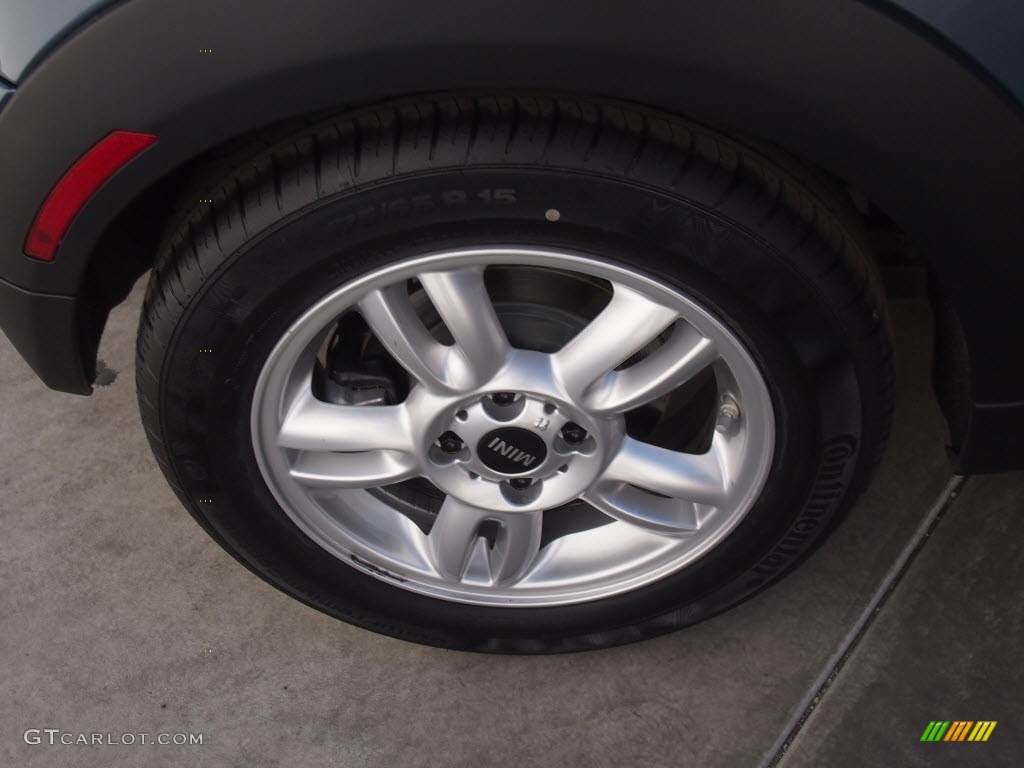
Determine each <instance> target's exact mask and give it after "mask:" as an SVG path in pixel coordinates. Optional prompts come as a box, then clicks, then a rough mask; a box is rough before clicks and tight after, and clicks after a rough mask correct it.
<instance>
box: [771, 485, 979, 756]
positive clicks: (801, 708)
mask: <svg viewBox="0 0 1024 768" xmlns="http://www.w3.org/2000/svg"><path fill="white" fill-rule="evenodd" d="M966 482H967V478H966V477H960V476H954V477H953V478H952V479H951V480H950V481H949V482H948V483H947V484H946V487H945V488H943V489H942V492H941V493H940V494H939V497H938V498H937V499H936V500H935V501H934V502H933V503H932V505H931V507H929V509H928V512H927V514H926V515H925V516H924V518H923V519H922V520H921V523H920V524H919V525H918V527H917V529H916V530H915V531H914V534H913V536H911V537H910V541H908V542H907V544H906V546H904V547H903V550H902V551H901V552H900V554H899V556H898V557H897V558H896V561H895V562H894V563H893V564H892V566H891V567H890V568H889V570H888V571H887V572H886V574H885V576H884V577H882V581H881V583H880V584H879V586H878V589H876V590H875V592H874V594H873V595H872V596H871V599H870V600H868V603H867V605H865V606H864V610H862V611H861V613H860V615H859V616H858V617H857V620H856V621H855V622H854V623H853V626H851V627H850V630H849V631H848V632H847V633H846V635H845V636H844V637H843V639H842V640H841V641H840V642H839V645H838V647H837V648H836V650H835V652H834V653H833V654H832V655H831V656H830V657H829V659H828V661H827V662H825V667H824V669H822V671H821V674H819V675H818V677H817V678H816V679H815V681H814V682H813V683H812V684H811V686H810V688H809V689H808V691H807V694H806V695H805V696H804V697H803V698H802V699H801V700H800V702H799V703H798V704H797V706H796V707H795V709H794V710H793V714H792V715H791V716H790V718H789V720H788V721H787V722H786V725H785V726H783V729H782V733H781V735H780V736H779V738H778V739H777V740H776V741H775V743H774V744H773V745H772V746H771V749H769V750H768V752H767V753H766V754H765V756H764V758H763V759H762V760H761V762H760V763H759V764H758V768H776V766H778V765H779V763H780V762H781V761H782V760H783V758H785V756H786V754H787V753H788V751H789V749H790V747H791V746H792V745H793V741H794V740H795V739H796V737H797V735H798V734H799V733H800V731H801V729H802V728H803V727H804V725H805V724H806V723H807V720H808V718H809V717H810V716H811V715H812V714H813V712H814V710H815V709H816V708H817V707H818V706H819V705H820V704H821V701H822V699H823V698H824V696H825V694H826V693H827V692H828V689H829V688H830V687H831V686H832V683H834V682H835V680H836V678H837V677H838V676H839V673H840V672H841V671H842V669H843V666H844V665H845V664H846V662H847V660H848V659H849V658H850V656H851V655H852V654H853V652H854V650H856V648H857V646H858V645H859V644H860V641H861V640H862V639H863V638H864V635H865V634H866V633H867V631H868V629H869V628H870V627H871V624H872V623H873V622H874V620H875V617H876V616H878V614H879V612H880V611H881V610H882V608H883V606H884V605H885V603H886V602H887V601H888V599H889V597H890V595H891V594H892V593H893V591H894V590H895V589H896V587H897V586H898V585H899V583H900V581H902V579H903V577H904V575H906V573H907V571H908V570H909V569H910V566H911V565H912V563H913V561H914V559H915V558H916V557H917V555H918V553H920V551H921V549H922V548H923V547H924V545H925V543H926V542H927V541H928V538H929V537H930V536H931V535H932V532H933V531H934V530H935V526H937V525H938V523H939V521H940V520H941V519H942V517H943V515H945V513H946V511H947V510H948V509H949V507H950V505H951V504H952V503H953V502H954V501H955V500H956V498H957V497H958V496H959V495H960V493H961V491H962V490H963V487H964V484H965V483H966Z"/></svg>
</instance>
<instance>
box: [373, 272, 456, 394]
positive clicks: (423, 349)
mask: <svg viewBox="0 0 1024 768" xmlns="http://www.w3.org/2000/svg"><path fill="white" fill-rule="evenodd" d="M359 313H360V314H361V315H362V316H363V319H364V320H365V321H366V324H367V325H369V326H370V328H371V330H372V331H373V332H374V334H375V335H376V336H377V339H378V340H379V341H380V342H381V344H383V345H384V346H385V347H386V348H387V350H388V351H389V352H390V353H391V355H392V357H394V358H395V360H397V361H398V362H399V364H401V366H402V367H403V368H405V370H407V371H408V372H409V374H410V375H411V376H412V377H413V378H414V379H416V380H417V381H418V382H420V383H421V384H423V385H424V386H425V387H427V388H428V389H431V390H435V391H460V390H463V389H465V388H466V387H467V386H468V380H469V378H470V375H469V371H468V370H467V368H466V363H465V360H464V359H463V357H462V356H461V355H460V354H458V352H457V350H455V349H453V348H452V347H448V346H445V345H444V344H442V343H440V342H439V341H437V339H435V338H434V337H433V336H431V335H430V332H429V331H428V330H427V328H426V326H424V325H423V321H422V320H420V318H419V315H417V314H416V310H415V309H414V308H413V306H412V302H410V301H409V293H408V291H407V290H406V287H405V284H404V283H402V284H399V285H392V286H390V287H388V288H385V289H382V290H378V291H371V292H370V293H369V294H367V295H366V296H365V297H364V298H363V299H362V301H360V302H359Z"/></svg>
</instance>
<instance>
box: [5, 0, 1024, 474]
mask: <svg viewBox="0 0 1024 768" xmlns="http://www.w3.org/2000/svg"><path fill="white" fill-rule="evenodd" d="M300 5H301V8H299V7H297V6H295V5H294V4H293V5H292V6H290V7H288V8H285V7H284V6H283V5H282V4H280V3H275V2H271V0H253V1H252V2H251V3H249V4H248V5H247V19H246V24H244V25H239V23H238V19H237V18H236V15H235V13H234V11H233V9H234V7H235V6H234V4H232V3H228V2H219V1H211V0H205V1H204V0H175V1H174V2H168V1H167V0H131V2H124V3H120V4H117V5H115V6H113V7H112V8H110V9H109V10H107V11H105V12H104V13H102V14H100V15H99V16H97V17H96V18H94V19H93V20H91V21H90V22H89V23H88V24H87V25H85V26H84V27H83V28H82V29H81V30H79V31H78V32H77V33H76V34H74V35H72V36H71V37H70V38H69V39H68V40H67V41H65V42H64V43H63V44H62V45H61V46H60V47H58V48H57V49H56V50H54V51H53V52H52V53H51V55H50V56H49V57H48V58H47V59H46V60H45V61H43V62H42V63H41V64H40V65H39V66H38V67H36V68H35V69H34V70H33V71H32V72H31V74H30V75H29V76H28V77H27V78H26V79H25V81H24V82H22V83H20V84H19V85H20V87H19V88H18V90H17V91H16V92H15V94H14V96H13V97H11V98H10V99H9V102H8V104H7V105H6V106H5V108H4V110H3V112H2V113H0V154H2V155H3V159H4V166H5V168H6V169H8V174H7V178H8V181H7V183H5V184H3V185H2V186H0V210H4V211H5V214H7V215H5V216H4V218H3V221H2V223H0V241H2V242H4V243H7V244H9V245H8V251H7V252H6V253H5V254H3V255H0V259H2V261H0V275H2V276H3V278H4V279H5V280H6V281H7V282H8V283H10V284H12V285H13V286H16V287H17V288H19V289H22V290H26V291H33V292H36V293H45V294H50V295H53V296H60V297H66V296H75V297H77V299H76V302H77V317H78V328H76V329H68V332H69V333H71V334H73V335H75V337H76V338H77V340H78V341H77V342H76V343H77V344H78V348H77V349H76V350H75V351H74V352H73V353H72V354H73V355H75V356H76V357H77V359H76V360H75V361H73V364H72V363H71V362H68V363H65V364H64V365H63V367H60V366H51V370H50V371H49V372H48V373H47V375H46V376H45V377H44V378H45V379H46V380H47V383H48V384H50V385H51V386H55V387H56V388H60V389H65V390H68V391H78V392H87V391H88V389H89V384H90V383H91V376H92V373H93V368H94V356H95V342H96V340H98V338H99V334H100V332H101V329H102V322H103V318H105V316H106V311H107V310H108V309H109V306H108V305H110V306H112V305H113V304H114V303H117V301H120V300H121V299H122V298H123V296H124V294H125V292H126V289H127V286H130V283H131V280H132V279H134V277H137V276H138V274H141V273H142V272H143V271H144V270H145V269H146V267H147V266H148V263H147V261H146V252H145V249H144V248H140V246H142V245H144V244H145V243H147V242H150V241H151V240H152V237H153V232H154V228H155V227H156V226H158V225H159V223H160V218H161V216H160V214H161V213H162V212H166V211H167V210H168V209H169V206H170V204H171V203H170V201H171V200H172V199H173V198H174V196H175V194H176V193H177V192H178V191H180V190H181V189H182V187H183V185H184V180H185V179H186V178H187V174H188V171H189V166H190V165H191V164H193V163H195V162H197V161H199V160H200V158H202V157H203V156H204V155H205V154H206V153H209V152H210V151H211V150H213V149H215V148H217V147H220V146H223V145H224V143H225V142H230V141H232V140H237V138H238V137H239V136H244V135H246V134H248V133H249V132H250V131H251V130H252V128H253V126H269V125H277V124H280V123H281V122H282V121H289V120H300V121H301V120H302V119H303V117H302V116H304V115H309V114H314V113H317V112H319V111H321V110H325V109H330V108H334V107H337V106H338V105H339V104H362V103H372V102H374V101H380V100H383V99H386V98H390V97H393V96H396V95H401V94H406V93H423V92H432V91H445V90H452V89H476V88H484V87H486V88H529V89H534V90H539V89H543V90H546V91H556V92H566V93H580V94H589V95H602V96H606V97H612V98H619V99H623V100H628V101H631V102H635V103H641V104H645V105H649V106H651V107H655V108H658V109H663V110H665V111H668V112H673V113H678V114H682V115H687V116H689V117H692V118H694V119H696V120H698V121H705V122H709V123H711V124H715V125H718V126H724V127H725V128H726V129H727V130H728V129H729V128H733V129H738V130H739V131H741V132H743V133H745V134H748V135H752V136H755V137H758V138H759V139H762V140H764V141H768V142H773V143H775V144H778V145H780V146H781V147H783V148H785V149H786V150H787V151H789V152H791V153H793V154H794V155H797V156H799V157H801V158H803V159H805V160H807V161H808V162H810V163H813V164H814V165H816V166H817V167H819V168H822V169H824V170H826V171H827V172H829V173H831V174H833V175H835V176H836V177H839V178H842V179H844V180H845V181H847V182H849V183H851V184H853V185H855V186H857V187H858V188H859V189H861V190H863V191H864V193H865V194H866V195H867V196H868V197H869V198H870V199H872V200H873V201H874V202H875V203H877V204H878V205H879V206H880V207H881V208H882V210H884V211H885V212H886V213H887V215H889V216H890V217H891V218H892V219H893V220H894V221H896V222H897V223H898V224H899V225H900V226H901V227H902V228H903V229H904V231H906V232H907V233H908V234H909V235H910V236H911V237H912V238H913V239H914V240H915V241H916V242H917V243H918V244H919V246H920V248H921V251H922V252H923V253H924V254H925V255H926V258H927V260H928V264H929V267H930V270H931V272H932V274H933V276H934V278H935V280H934V282H935V286H936V295H937V296H940V297H941V301H942V302H943V306H944V310H945V311H946V314H947V315H948V316H949V317H951V318H952V322H953V323H954V324H955V326H956V327H957V328H958V331H957V333H956V334H953V336H955V337H956V338H961V339H962V340H963V341H962V344H960V345H959V347H958V348H954V349H953V352H952V353H950V354H948V355H946V357H948V358H950V359H954V360H956V361H959V362H958V369H957V370H958V374H957V375H959V376H960V377H961V378H963V377H964V376H966V378H967V379H968V380H969V382H970V383H969V385H968V386H967V387H966V388H965V389H964V388H961V389H958V390H957V392H959V394H958V395H956V396H955V397H953V400H951V401H950V403H948V404H947V413H950V412H953V411H954V410H955V411H958V412H960V413H966V414H967V415H966V416H961V417H960V418H957V419H955V420H954V423H956V424H961V425H963V426H961V427H958V428H957V430H958V431H959V432H960V433H961V434H959V435H957V434H954V447H955V448H956V450H957V453H958V455H959V457H960V459H961V465H962V466H967V467H969V466H970V465H971V464H972V463H973V464H976V465H979V464H978V461H974V460H972V459H971V455H970V454H969V453H968V451H967V446H969V445H970V444H971V443H970V440H971V434H972V432H977V425H976V424H975V425H974V426H972V419H974V418H975V417H974V416H972V414H974V413H975V412H976V411H977V410H978V408H977V406H979V405H993V404H1005V403H1013V402H1017V403H1019V402H1020V401H1024V367H1022V366H1020V365H1016V366H1011V367H1010V370H1009V371H1008V370H1007V368H1006V366H1005V365H1001V364H999V362H998V361H997V360H994V358H995V354H994V353H995V350H996V347H995V346H994V345H995V341H994V340H993V339H992V333H993V331H994V329H998V328H1000V327H1002V326H1004V325H1005V324H1006V323H1007V322H1008V321H1010V320H1011V319H1012V317H1013V314H1012V306H1013V300H1014V293H1015V292H1014V290H1013V286H1014V285H1017V286H1019V285H1021V284H1024V262H1022V261H1021V260H1019V259H1016V258H1011V256H1012V257H1016V255H1017V254H1020V253H1021V252H1024V234H1022V233H1021V230H1020V229H1019V227H1015V226H1014V224H1013V222H1014V220H1015V216H1017V215H1019V211H1020V210H1022V209H1024V184H1021V183H1020V181H1021V179H1020V169H1021V168H1024V124H1022V121H1021V109H1020V105H1019V104H1017V103H1015V102H1012V101H1011V100H1010V99H1009V98H1008V97H1007V94H1006V93H1005V92H999V91H997V90H996V89H994V88H992V87H991V83H989V82H988V81H987V80H985V79H983V78H979V77H978V76H976V74H975V72H974V71H973V70H972V68H970V67H966V66H964V62H963V60H962V58H961V57H958V56H955V55H953V54H951V53H950V52H949V51H948V50H946V49H943V48H942V47H940V46H939V45H938V44H937V43H936V42H935V40H933V39H932V38H930V37H927V36H925V35H922V34H920V31H919V30H915V29H912V28H910V27H909V26H908V25H906V24H904V23H903V22H902V21H901V20H899V19H895V18H893V17H891V16H889V15H886V14H885V13H882V12H881V11H879V10H877V9H876V8H875V7H872V6H870V5H867V4H862V3H851V2H847V1H845V0H844V1H841V0H827V1H825V2H822V1H821V0H800V2H798V3H796V4H794V5H793V6H792V14H791V15H789V16H786V17H782V16H781V15H780V14H778V13H777V12H775V11H774V10H772V9H771V8H769V7H767V6H766V7H763V8H762V7H759V6H755V7H751V6H750V4H749V3H744V2H741V0H723V1H722V2H719V3H716V4H714V5H713V6H711V7H709V6H708V5H707V4H704V3H696V2H681V3H680V2H676V3H668V2H658V1H656V0H641V1H640V2H639V3H633V4H630V5H629V6H628V7H626V6H621V5H620V4H607V5H605V4H598V5H595V4H593V3H588V2H585V0H562V2H559V3H544V2H533V1H532V0H531V1H528V2H524V3H520V4H517V5H516V6H515V7H514V8H513V7H511V6H508V7H501V8H498V7H495V8H487V9H486V10H481V9H480V7H479V4H477V3H472V2H468V0H445V2H440V3H430V4H413V3H408V2H403V0H383V1H382V2H380V3H376V4H373V5H372V6H367V5H365V4H356V3H351V4H350V3H337V2H327V1H326V0H307V1H306V2H304V3H301V4H300ZM794 20H796V21H795V22H794ZM207 49H209V50H212V51H213V52H212V53H210V54H207V53H201V52H200V51H203V50H207ZM113 128H125V129H132V130H145V131H152V132H153V133H156V134H158V135H159V136H160V141H159V143H158V144H157V145H156V146H154V147H153V148H152V149H151V150H150V151H148V152H146V153H145V154H144V155H143V156H141V157H140V158H138V159H137V160H136V161H134V162H133V163H131V164H130V165H129V166H127V167H126V168H124V169H122V170H121V171H120V172H119V173H118V174H117V175H116V176H115V177H114V178H113V179H111V180H110V181H109V182H108V183H107V184H106V185H105V186H104V187H103V188H102V189H101V190H100V191H99V192H98V193H97V194H96V195H95V196H94V198H93V199H92V200H90V202H89V203H88V204H87V206H86V207H85V209H84V210H83V212H82V214H81V215H80V216H79V217H78V219H76V221H75V223H74V224H73V226H72V228H71V230H70V231H69V232H68V235H67V237H66V238H65V240H64V242H63V244H62V246H61V250H60V253H59V255H58V257H57V261H56V263H55V264H41V263H39V262H35V261H33V260H31V259H28V258H27V257H25V256H23V255H22V254H20V253H17V252H12V251H13V250H14V249H15V248H16V246H15V244H18V245H20V244H21V243H22V242H23V240H24V236H25V232H26V231H27V229H28V227H29V226H30V224H31V221H32V219H33V217H34V215H35V213H36V210H37V209H38V206H39V204H40V202H41V201H42V200H43V199H44V198H45V196H46V194H47V192H48V190H49V188H50V186H51V185H52V184H53V183H54V182H55V181H56V179H59V178H60V176H61V175H62V174H63V172H64V171H65V170H66V169H67V168H68V167H69V166H70V165H71V164H72V163H73V162H74V161H75V159H76V158H77V157H79V156H80V155H81V154H82V153H83V152H84V151H85V150H87V149H88V148H89V147H90V146H91V145H92V144H93V143H95V142H96V141H97V140H98V139H99V138H100V137H102V136H103V135H105V134H106V133H107V132H108V131H109V130H111V129H113ZM10 147H22V148H31V149H30V151H24V152H17V153H15V152H12V151H5V149H6V148H10ZM126 223H128V224H130V225H131V226H130V227H124V226H123V225H124V224H126ZM119 241H120V242H119ZM965 253H971V258H970V259H965V258H964V254H965ZM116 278H120V280H118V279H116ZM86 318H92V319H91V320H89V321H88V322H86V321H85V319H86ZM9 324H10V323H9V322H8V323H5V328H6V327H7V326H8V325H9ZM83 329H84V330H83ZM9 335H10V334H9ZM15 335H17V334H16V333H15ZM12 338H13V337H12ZM14 340H15V343H16V344H18V339H14ZM999 341H1000V344H999V350H1000V354H1001V355H1004V356H1005V355H1006V353H1007V345H1009V346H1011V347H1012V349H1010V350H1009V352H1010V354H1011V355H1012V359H1014V360H1020V359H1024V338H1020V339H1005V338H1004V339H1001V340H999ZM19 346H21V345H19ZM946 346H949V344H947V345H946ZM954 346H955V345H954ZM943 348H944V347H943V346H942V345H940V350H941V349H943ZM951 348H952V347H951ZM1003 359H1004V360H1005V359H1006V358H1005V357H1004V358H1003ZM989 361H992V362H989ZM37 370H38V368H37ZM954 401H955V402H954ZM1014 414H1015V415H1014V416H1013V418H1016V419H1019V420H1020V422H1021V424H1022V425H1024V409H1021V408H1019V407H1018V408H1017V409H1016V410H1015V411H1014ZM997 431H998V430H997ZM974 455H976V456H979V457H981V458H982V459H984V460H985V461H987V462H989V463H991V462H992V461H994V460H996V457H995V455H994V454H992V451H990V450H988V451H986V450H982V451H981V452H980V453H978V452H977V449H976V451H975V454H974ZM999 460H1000V461H1004V462H1005V459H999ZM985 461H982V462H981V463H982V464H984V463H985ZM1017 462H1018V463H1020V462H1024V456H1018V457H1017ZM979 466H980V465H979Z"/></svg>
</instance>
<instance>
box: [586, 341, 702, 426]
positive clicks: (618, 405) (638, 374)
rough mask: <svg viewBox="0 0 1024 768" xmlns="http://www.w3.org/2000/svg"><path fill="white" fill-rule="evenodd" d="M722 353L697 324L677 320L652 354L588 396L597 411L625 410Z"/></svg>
mask: <svg viewBox="0 0 1024 768" xmlns="http://www.w3.org/2000/svg"><path fill="white" fill-rule="evenodd" d="M717 357H718V351H717V349H716V346H715V342H714V341H712V340H711V339H709V338H706V337H704V336H702V335H701V334H700V332H698V331H697V330H696V329H695V328H694V327H693V326H691V325H688V324H685V323H677V324H676V326H675V327H674V328H673V330H672V335H671V336H670V337H669V339H668V341H667V342H666V343H665V344H664V345H663V346H661V347H660V348H659V349H657V350H656V351H655V352H654V353H653V354H652V355H651V356H650V357H647V358H645V359H644V360H641V361H640V362H639V363H637V364H636V365H631V366H630V367H629V368H626V369H625V370H623V371H612V372H611V373H610V374H608V376H606V377H605V378H604V379H603V380H602V382H601V384H600V385H599V386H596V387H593V388H592V389H591V391H589V392H587V394H586V395H585V396H584V399H583V401H584V404H585V405H586V406H587V407H588V408H589V409H590V410H591V412H594V413H622V412H623V411H628V410H630V409H631V408H636V407H637V406H640V405H643V404H644V403H649V402H651V401H652V400H655V399H656V398H658V397H661V396H662V395H664V394H666V393H668V392H671V391H672V390H673V389H675V388H676V387H678V386H680V385H681V384H684V383H686V382H687V381H689V380H690V379H692V378H693V377H694V376H696V375H697V374H698V373H700V372H701V371H702V370H704V369H705V368H707V367H708V365H710V364H711V363H712V362H713V361H714V360H715V359H716V358H717Z"/></svg>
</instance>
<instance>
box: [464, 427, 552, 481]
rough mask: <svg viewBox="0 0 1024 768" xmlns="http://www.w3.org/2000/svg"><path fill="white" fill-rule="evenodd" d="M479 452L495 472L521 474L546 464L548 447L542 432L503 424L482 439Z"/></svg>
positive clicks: (477, 450) (479, 455) (478, 454)
mask: <svg viewBox="0 0 1024 768" xmlns="http://www.w3.org/2000/svg"><path fill="white" fill-rule="evenodd" d="M476 455H477V457H478V458H479V459H480V461H482V462H483V463H484V464H485V465H486V466H487V467H488V468H490V469H493V470H494V471H495V472H501V473H502V474H504V475H521V474H523V473H525V472H529V471H530V470H532V469H536V468H537V467H539V466H540V465H541V464H543V463H544V459H546V458H547V456H548V446H547V444H546V443H545V442H544V440H543V439H542V438H541V437H540V435H538V434H536V433H535V432H531V431H530V430H528V429H520V428H519V427H502V428H501V429H495V430H492V431H491V432H488V433H487V434H486V435H484V436H483V437H482V438H480V442H479V443H477V446H476Z"/></svg>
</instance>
